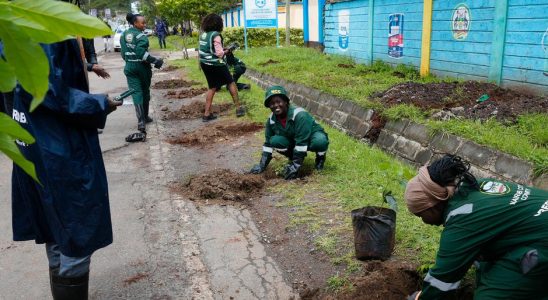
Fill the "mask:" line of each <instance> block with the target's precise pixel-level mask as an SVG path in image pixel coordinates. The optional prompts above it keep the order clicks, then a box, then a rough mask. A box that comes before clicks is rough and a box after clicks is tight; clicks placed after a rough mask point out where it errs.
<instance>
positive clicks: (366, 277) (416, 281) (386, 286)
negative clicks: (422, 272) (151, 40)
mask: <svg viewBox="0 0 548 300" xmlns="http://www.w3.org/2000/svg"><path fill="white" fill-rule="evenodd" d="M352 282H353V285H354V288H353V289H352V291H350V292H341V293H338V294H337V295H336V296H334V297H333V296H330V297H327V299H330V300H331V299H333V300H334V299H339V300H345V299H349V300H350V299H352V300H353V299H383V300H392V299H393V300H400V299H406V298H407V296H409V295H411V294H412V293H413V292H415V291H417V290H419V289H420V282H421V278H420V277H419V274H418V273H417V272H416V269H415V268H413V266H412V265H411V264H406V263H402V262H394V261H386V262H380V261H371V262H369V263H367V264H366V265H365V266H364V274H362V275H359V276H358V277H355V278H353V279H352Z"/></svg>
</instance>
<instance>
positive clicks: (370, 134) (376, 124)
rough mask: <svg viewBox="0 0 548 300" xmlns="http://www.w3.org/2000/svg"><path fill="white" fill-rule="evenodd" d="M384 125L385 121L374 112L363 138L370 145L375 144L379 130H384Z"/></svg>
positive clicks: (379, 133)
mask: <svg viewBox="0 0 548 300" xmlns="http://www.w3.org/2000/svg"><path fill="white" fill-rule="evenodd" d="M385 124H386V119H385V118H383V116H381V115H380V114H379V113H378V112H376V111H375V113H373V116H372V117H371V128H370V129H369V131H367V133H366V134H365V136H364V137H365V138H367V139H368V140H369V141H371V143H374V142H376V141H377V139H378V138H379V135H381V130H382V129H383V128H384V125H385Z"/></svg>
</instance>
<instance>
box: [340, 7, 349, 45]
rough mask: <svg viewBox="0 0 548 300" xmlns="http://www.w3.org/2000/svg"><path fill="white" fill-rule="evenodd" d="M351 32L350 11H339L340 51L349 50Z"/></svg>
mask: <svg viewBox="0 0 548 300" xmlns="http://www.w3.org/2000/svg"><path fill="white" fill-rule="evenodd" d="M349 31H350V11H349V10H347V9H345V10H341V11H339V49H340V50H341V51H346V50H348V34H349Z"/></svg>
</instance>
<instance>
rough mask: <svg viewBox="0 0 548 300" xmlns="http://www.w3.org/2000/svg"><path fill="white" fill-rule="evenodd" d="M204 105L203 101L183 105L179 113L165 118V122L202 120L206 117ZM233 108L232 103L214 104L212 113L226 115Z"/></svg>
mask: <svg viewBox="0 0 548 300" xmlns="http://www.w3.org/2000/svg"><path fill="white" fill-rule="evenodd" d="M204 105H205V104H204V103H203V102H201V101H194V102H192V103H190V104H187V105H183V106H182V107H181V108H180V109H179V110H178V111H174V112H170V113H168V114H167V116H166V117H165V118H164V120H175V119H196V118H201V117H202V116H203V115H204V109H205V107H204ZM231 107H232V104H230V103H221V104H213V105H212V106H211V111H212V112H213V113H214V114H217V115H223V114H226V112H228V111H229V110H230V108H231Z"/></svg>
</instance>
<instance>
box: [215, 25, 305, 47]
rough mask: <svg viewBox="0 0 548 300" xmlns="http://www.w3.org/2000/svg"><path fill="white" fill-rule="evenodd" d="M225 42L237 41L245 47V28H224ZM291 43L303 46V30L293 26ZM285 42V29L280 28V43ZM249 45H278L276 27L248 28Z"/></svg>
mask: <svg viewBox="0 0 548 300" xmlns="http://www.w3.org/2000/svg"><path fill="white" fill-rule="evenodd" d="M222 34H223V38H224V41H223V44H225V45H228V44H230V43H233V42H237V43H238V44H240V46H241V47H244V28H243V27H231V28H225V29H224V30H223V33H222ZM290 34H291V36H290V43H291V45H294V46H303V45H304V38H303V30H302V29H297V28H291V30H290ZM284 43H285V29H283V28H282V29H280V45H284ZM247 45H248V46H249V47H265V46H276V29H275V28H264V29H263V28H260V29H259V28H253V29H248V30H247Z"/></svg>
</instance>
